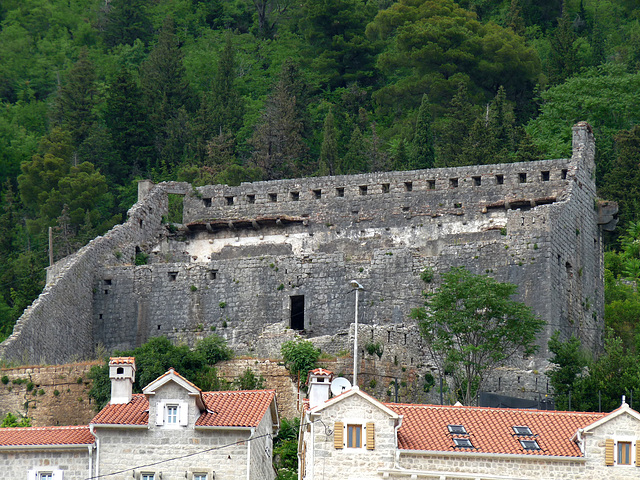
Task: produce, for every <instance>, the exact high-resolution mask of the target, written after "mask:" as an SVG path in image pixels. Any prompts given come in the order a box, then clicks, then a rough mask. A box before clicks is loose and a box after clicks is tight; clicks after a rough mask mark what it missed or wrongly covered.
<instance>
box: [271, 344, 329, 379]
mask: <svg viewBox="0 0 640 480" xmlns="http://www.w3.org/2000/svg"><path fill="white" fill-rule="evenodd" d="M280 352H281V353H282V358H283V359H284V363H285V365H286V367H287V368H288V369H289V372H291V374H292V375H296V376H298V378H299V379H301V380H303V381H304V380H306V376H307V373H309V370H313V369H314V368H316V366H317V362H318V358H319V357H320V349H319V348H316V347H314V346H313V343H311V342H310V341H309V340H302V339H300V338H299V339H297V340H289V341H288V342H284V343H283V344H282V347H281V348H280Z"/></svg>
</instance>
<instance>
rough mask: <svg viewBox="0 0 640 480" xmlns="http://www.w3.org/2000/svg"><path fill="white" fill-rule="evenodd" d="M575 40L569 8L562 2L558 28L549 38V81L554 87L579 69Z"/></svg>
mask: <svg viewBox="0 0 640 480" xmlns="http://www.w3.org/2000/svg"><path fill="white" fill-rule="evenodd" d="M576 38H577V37H576V34H575V32H574V30H573V20H572V19H571V17H570V16H569V8H568V7H567V5H566V1H563V3H562V16H561V17H560V18H559V19H558V27H557V28H556V30H555V32H554V33H553V35H552V37H551V54H550V58H549V80H550V81H551V83H552V84H554V85H555V84H558V83H562V82H563V81H564V80H566V79H567V78H569V77H570V76H571V75H573V73H574V72H576V71H578V69H579V65H578V64H577V55H576V53H577V52H576V47H575V41H576Z"/></svg>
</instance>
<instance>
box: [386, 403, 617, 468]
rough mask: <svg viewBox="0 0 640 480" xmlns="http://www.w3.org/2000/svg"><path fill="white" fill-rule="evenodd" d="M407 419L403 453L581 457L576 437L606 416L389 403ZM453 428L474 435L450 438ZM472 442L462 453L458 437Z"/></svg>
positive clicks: (400, 432) (403, 429) (402, 431)
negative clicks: (528, 444)
mask: <svg viewBox="0 0 640 480" xmlns="http://www.w3.org/2000/svg"><path fill="white" fill-rule="evenodd" d="M386 406H387V407H389V408H390V409H391V410H393V411H395V412H397V413H398V414H400V415H402V416H403V419H402V426H401V427H400V429H399V430H398V446H399V448H400V449H403V450H431V451H445V452H454V451H463V452H481V453H507V454H527V455H550V456H564V457H580V456H582V455H581V453H580V449H579V448H578V445H577V444H576V443H575V442H573V441H572V437H573V436H574V434H575V433H576V432H577V431H578V429H579V428H584V427H586V426H588V425H589V424H591V423H593V422H595V421H597V420H599V419H601V418H603V417H604V416H605V415H606V414H605V413H586V412H554V411H542V410H517V409H500V408H478V407H456V406H440V405H408V404H394V403H387V404H386ZM447 425H463V426H464V427H465V429H466V431H467V433H468V435H455V434H451V433H449V430H448V428H447ZM514 426H527V427H529V428H530V429H531V432H532V436H519V435H516V434H515V433H514V431H513V427H514ZM454 437H456V438H468V439H469V440H471V443H472V445H473V448H471V449H470V448H460V447H458V448H456V447H455V446H454V441H453V438H454ZM521 439H522V440H536V441H537V443H538V445H539V446H540V450H525V449H524V448H523V447H522V445H521V444H520V440H521Z"/></svg>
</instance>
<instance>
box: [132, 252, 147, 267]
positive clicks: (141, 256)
mask: <svg viewBox="0 0 640 480" xmlns="http://www.w3.org/2000/svg"><path fill="white" fill-rule="evenodd" d="M148 261H149V254H148V253H144V252H138V253H136V259H135V264H136V265H146V264H147V262H148Z"/></svg>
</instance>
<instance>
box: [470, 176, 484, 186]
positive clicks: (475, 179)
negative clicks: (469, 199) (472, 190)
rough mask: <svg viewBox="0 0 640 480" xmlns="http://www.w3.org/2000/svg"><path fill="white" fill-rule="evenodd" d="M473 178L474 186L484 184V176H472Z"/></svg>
mask: <svg viewBox="0 0 640 480" xmlns="http://www.w3.org/2000/svg"><path fill="white" fill-rule="evenodd" d="M471 178H472V179H473V186H474V187H479V186H480V185H482V177H471Z"/></svg>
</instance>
